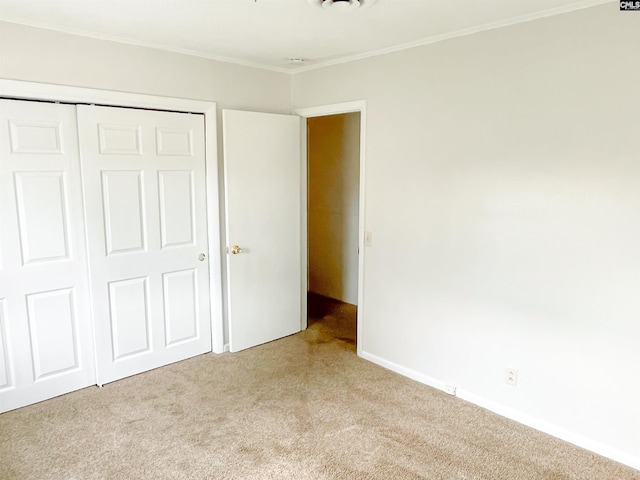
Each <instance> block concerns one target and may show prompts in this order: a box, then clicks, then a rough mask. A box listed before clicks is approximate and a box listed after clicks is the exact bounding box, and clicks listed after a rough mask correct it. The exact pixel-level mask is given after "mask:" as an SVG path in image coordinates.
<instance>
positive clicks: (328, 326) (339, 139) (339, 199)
mask: <svg viewBox="0 0 640 480" xmlns="http://www.w3.org/2000/svg"><path fill="white" fill-rule="evenodd" d="M306 136H307V138H306V144H307V255H308V257H307V267H308V270H307V272H308V274H307V325H308V327H309V328H320V327H322V328H323V329H325V330H326V331H329V332H331V334H332V335H333V336H334V337H335V338H337V339H339V340H342V341H345V342H347V343H350V344H352V345H354V349H355V345H356V343H357V309H358V297H359V279H360V276H359V270H360V261H359V260H360V259H359V257H360V230H361V229H360V211H361V208H360V207H361V206H360V182H361V178H360V148H361V146H360V138H361V112H360V111H355V112H348V113H339V114H332V115H322V116H316V117H311V118H308V119H307V128H306ZM316 324H318V325H316ZM320 324H321V325H320ZM314 326H315V327H314Z"/></svg>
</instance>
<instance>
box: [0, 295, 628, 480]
mask: <svg viewBox="0 0 640 480" xmlns="http://www.w3.org/2000/svg"><path fill="white" fill-rule="evenodd" d="M312 307H313V308H311V309H310V311H313V312H315V314H316V315H317V316H318V317H320V318H321V321H316V322H314V323H313V324H312V325H311V326H310V328H309V329H308V330H307V331H304V332H301V333H299V334H297V335H293V336H291V337H288V338H285V339H282V340H278V341H276V342H272V343H269V344H267V345H263V346H260V347H256V348H253V349H250V350H247V351H244V352H241V353H237V354H234V355H231V354H225V355H219V356H216V355H203V356H200V357H196V358H193V359H191V360H187V361H184V362H181V363H178V364H174V365H170V366H168V367H164V368H160V369H157V370H154V371H151V372H147V373H144V374H141V375H137V376H135V377H131V378H127V379H124V380H121V381H118V382H114V383H112V384H109V385H106V386H105V387H104V388H103V389H98V388H97V387H93V388H87V389H85V390H81V391H78V392H74V393H71V394H68V395H64V396H62V397H58V398H55V399H52V400H48V401H46V402H42V403H39V404H37V405H32V406H29V407H26V408H22V409H19V410H15V411H13V412H8V413H5V414H2V415H0V479H2V480H13V479H56V480H72V479H74V480H90V479H114V480H115V479H117V480H127V479H154V480H161V479H301V480H304V479H380V480H392V479H418V478H425V479H447V480H451V479H474V480H475V479H486V480H500V479H505V480H506V479H508V480H520V479H522V480H532V479H553V480H572V479H584V480H609V479H610V480H614V479H615V480H640V472H637V471H635V470H631V469H629V468H626V467H624V466H622V465H619V464H617V463H615V462H612V461H609V460H606V459H604V458H602V457H599V456H597V455H594V454H592V453H589V452H586V451H584V450H581V449H579V448H577V447H574V446H572V445H569V444H567V443H564V442H562V441H560V440H556V439H554V438H552V437H549V436H547V435H545V434H542V433H540V432H537V431H535V430H532V429H529V428H527V427H524V426H522V425H519V424H517V423H514V422H512V421H509V420H507V419H504V418H502V417H499V416H497V415H494V414H492V413H490V412H487V411H486V410H483V409H481V408H479V407H476V406H474V405H471V404H469V403H466V402H464V401H462V400H459V399H456V398H454V397H450V396H448V395H446V394H444V393H442V392H439V391H437V390H434V389H432V388H429V387H427V386H424V385H421V384H419V383H416V382H414V381H411V380H409V379H406V378H403V377H401V376H398V375H396V374H394V373H392V372H389V371H387V370H384V369H383V368H380V367H378V366H376V365H374V364H372V363H369V362H367V361H365V360H362V359H359V358H358V357H357V356H356V355H355V338H354V337H355V334H354V332H355V322H354V320H353V318H354V307H350V306H347V305H343V304H336V303H328V304H324V306H323V305H317V304H316V305H312Z"/></svg>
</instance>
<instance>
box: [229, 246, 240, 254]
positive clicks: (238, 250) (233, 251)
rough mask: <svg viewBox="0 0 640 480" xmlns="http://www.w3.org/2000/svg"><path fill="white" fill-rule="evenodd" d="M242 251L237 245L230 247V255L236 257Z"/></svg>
mask: <svg viewBox="0 0 640 480" xmlns="http://www.w3.org/2000/svg"><path fill="white" fill-rule="evenodd" d="M241 251H242V249H241V248H240V247H239V246H238V245H234V246H233V247H231V255H238V254H239V253H240V252H241Z"/></svg>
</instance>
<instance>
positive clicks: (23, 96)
mask: <svg viewBox="0 0 640 480" xmlns="http://www.w3.org/2000/svg"><path fill="white" fill-rule="evenodd" d="M0 97H3V98H8V99H16V100H44V101H49V102H62V103H72V104H78V103H85V104H94V105H105V106H113V107H130V108H141V109H149V110H167V111H174V112H184V113H201V114H204V120H205V157H206V158H205V168H206V179H205V183H206V190H207V223H208V226H207V234H208V247H209V298H210V304H211V347H212V351H213V352H214V353H222V352H223V351H224V331H223V325H224V321H223V310H222V267H221V257H222V250H221V238H220V233H221V228H220V200H219V192H220V183H219V179H218V139H217V107H216V102H210V101H206V100H191V99H186V98H177V97H161V96H156V95H145V94H137V93H127V92H118V91H113V90H99V89H93V88H84V87H74V86H67V85H54V84H46V83H36V82H25V81H21V80H8V79H2V78H0Z"/></svg>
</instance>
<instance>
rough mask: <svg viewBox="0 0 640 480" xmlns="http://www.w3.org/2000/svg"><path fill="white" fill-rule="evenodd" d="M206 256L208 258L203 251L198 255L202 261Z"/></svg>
mask: <svg viewBox="0 0 640 480" xmlns="http://www.w3.org/2000/svg"><path fill="white" fill-rule="evenodd" d="M205 258H207V256H206V255H205V254H204V253H201V254H200V255H198V260H200V261H201V262H204V259H205Z"/></svg>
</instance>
